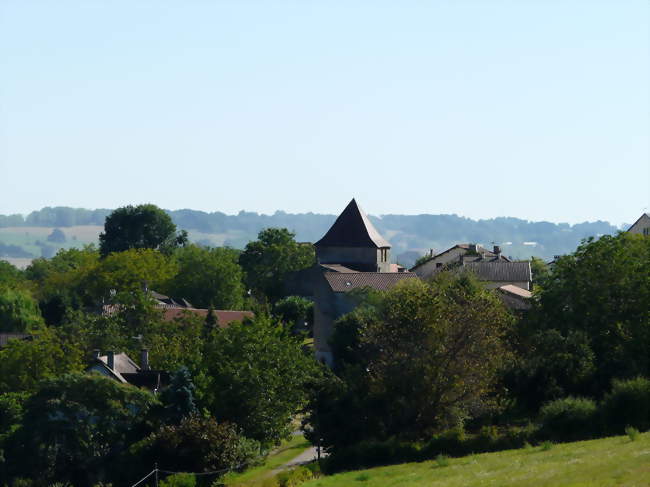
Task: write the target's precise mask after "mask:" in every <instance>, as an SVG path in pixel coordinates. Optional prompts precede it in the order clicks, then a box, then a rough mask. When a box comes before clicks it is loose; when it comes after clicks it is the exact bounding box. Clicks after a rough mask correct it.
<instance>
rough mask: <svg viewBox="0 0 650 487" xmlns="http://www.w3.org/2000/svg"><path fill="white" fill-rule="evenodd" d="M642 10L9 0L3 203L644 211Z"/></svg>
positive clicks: (584, 5)
mask: <svg viewBox="0 0 650 487" xmlns="http://www.w3.org/2000/svg"><path fill="white" fill-rule="evenodd" d="M649 18H650V4H648V2H647V1H646V0H638V1H635V0H625V1H618V2H614V1H593V0H588V1H587V0H585V1H578V0H575V1H570V2H561V1H553V0H551V1H548V0H538V1H526V2H517V1H514V0H513V1H505V0H493V1H485V0H476V1H443V0H440V1H430V2H422V1H400V2H377V1H356V2H349V1H348V2H344V1H309V2H305V1H293V2H277V1H274V2H268V1H264V2H262V1H166V2H160V1H153V0H151V1H143V0H128V1H117V0H111V1H108V0H107V1H78V2H69V1H57V2H51V1H28V0H4V1H2V2H1V3H0V60H1V63H2V68H1V71H2V75H1V76H0V213H1V214H9V213H28V212H30V211H32V210H35V209H39V208H41V207H43V206H74V207H85V208H115V207H118V206H121V205H125V204H131V203H133V204H136V203H142V202H151V203H154V204H157V205H159V206H161V207H163V208H168V209H179V208H192V209H197V210H206V211H223V212H226V213H236V212H238V211H240V210H246V211H257V212H263V213H272V212H275V211H276V210H284V211H287V212H292V213H297V212H310V211H311V212H316V213H335V214H338V213H339V212H340V211H341V210H342V209H343V208H344V207H345V205H346V204H347V203H348V202H349V200H350V199H351V198H352V197H356V198H357V200H358V201H359V202H360V203H361V205H362V206H363V208H364V209H365V210H366V211H367V212H368V213H370V214H374V215H380V214H387V213H402V214H418V213H434V214H437V213H456V214H459V215H463V216H467V217H470V218H475V219H476V218H492V217H498V216H515V217H519V218H524V219H529V220H547V221H553V222H570V223H575V222H581V221H593V220H607V221H610V222H612V223H614V224H621V223H624V222H627V223H632V222H634V221H635V220H636V219H637V218H638V217H639V215H640V214H641V213H642V212H643V211H649V207H650V119H649V113H650V101H649V88H648V87H649V86H650V68H649V59H650V45H649V44H650V41H649V38H650V28H649Z"/></svg>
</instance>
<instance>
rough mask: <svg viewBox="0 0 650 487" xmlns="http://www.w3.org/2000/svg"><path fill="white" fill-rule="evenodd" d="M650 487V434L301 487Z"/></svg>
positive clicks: (351, 475)
mask: <svg viewBox="0 0 650 487" xmlns="http://www.w3.org/2000/svg"><path fill="white" fill-rule="evenodd" d="M343 486H359V487H361V486H366V487H392V486H399V487H416V486H417V487H420V486H427V487H443V486H444V487H467V486H498V487H514V486H517V487H551V486H552V487H556V486H562V487H587V486H589V487H605V486H629V487H640V486H650V432H648V433H645V434H642V435H640V436H639V437H638V438H637V440H636V441H631V440H630V439H629V438H628V437H627V436H617V437H612V438H604V439H601V440H591V441H581V442H577V443H564V444H556V445H553V446H552V447H551V448H550V449H549V450H546V451H545V450H544V449H543V448H541V447H539V446H537V447H531V448H522V449H520V450H508V451H503V452H497V453H484V454H480V455H471V456H468V457H462V458H449V459H441V460H439V461H435V460H434V461H428V462H422V463H407V464H403V465H393V466H389V467H379V468H373V469H369V470H358V471H354V472H346V473H341V474H336V475H332V476H328V477H321V478H319V479H316V480H312V481H310V482H307V483H304V484H302V487H343Z"/></svg>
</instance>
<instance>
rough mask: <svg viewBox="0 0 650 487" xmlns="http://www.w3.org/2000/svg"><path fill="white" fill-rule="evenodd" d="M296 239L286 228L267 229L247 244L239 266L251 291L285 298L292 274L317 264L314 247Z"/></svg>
mask: <svg viewBox="0 0 650 487" xmlns="http://www.w3.org/2000/svg"><path fill="white" fill-rule="evenodd" d="M294 237H295V234H294V233H292V232H290V231H289V230H287V229H286V228H267V229H265V230H262V231H261V232H260V233H259V234H258V236H257V240H255V241H253V242H249V243H248V244H247V245H246V249H245V250H244V252H243V253H242V254H241V255H240V257H239V263H240V264H241V266H242V268H243V269H244V273H245V276H246V284H247V285H248V287H249V288H250V289H252V290H253V291H255V292H256V293H257V294H262V295H264V296H266V297H268V298H269V299H270V300H271V301H276V300H277V299H279V298H281V297H282V296H283V295H284V283H285V279H286V278H287V276H288V275H289V273H291V272H293V271H298V270H300V269H304V268H306V267H309V266H311V265H313V264H314V263H315V262H316V260H315V254H314V247H313V245H311V244H300V243H298V242H296V241H295V239H294Z"/></svg>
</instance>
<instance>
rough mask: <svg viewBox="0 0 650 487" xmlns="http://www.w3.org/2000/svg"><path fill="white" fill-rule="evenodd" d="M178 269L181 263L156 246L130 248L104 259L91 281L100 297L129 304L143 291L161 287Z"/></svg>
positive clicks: (90, 283)
mask: <svg viewBox="0 0 650 487" xmlns="http://www.w3.org/2000/svg"><path fill="white" fill-rule="evenodd" d="M177 272H178V265H177V264H176V262H175V261H174V260H173V259H171V258H170V257H169V256H167V255H165V254H163V253H161V252H159V251H157V250H152V249H129V250H125V251H123V252H114V253H112V254H111V255H109V256H108V257H106V258H104V259H102V260H101V262H100V264H99V266H98V267H97V270H96V272H95V274H94V275H93V277H92V280H91V282H89V283H88V286H89V288H90V289H91V290H92V292H93V293H94V295H95V296H96V299H100V298H104V299H105V300H108V299H109V298H110V295H111V294H113V295H115V294H117V295H118V296H117V298H113V299H112V300H113V301H117V302H123V303H128V301H129V300H130V298H129V297H130V296H134V295H135V294H136V293H137V292H139V291H146V290H148V289H152V290H155V289H160V288H162V287H165V286H166V284H167V282H169V280H170V279H172V278H173V277H174V276H175V275H176V273H177Z"/></svg>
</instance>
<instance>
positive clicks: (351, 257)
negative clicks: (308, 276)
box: [314, 199, 390, 272]
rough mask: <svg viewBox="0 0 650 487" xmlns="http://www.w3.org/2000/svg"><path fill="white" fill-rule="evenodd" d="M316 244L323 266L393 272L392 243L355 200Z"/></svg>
mask: <svg viewBox="0 0 650 487" xmlns="http://www.w3.org/2000/svg"><path fill="white" fill-rule="evenodd" d="M314 245H315V247H316V259H317V260H318V263H319V264H340V265H342V266H345V267H347V268H349V269H352V270H355V271H358V272H390V262H389V258H390V243H388V241H387V240H385V239H384V237H382V236H381V235H380V234H379V232H378V231H377V229H376V228H375V227H374V225H373V224H372V223H371V222H370V220H369V219H368V216H367V215H366V214H365V213H364V212H363V210H362V209H361V207H360V206H359V205H358V204H357V202H356V201H355V200H354V199H352V201H350V203H349V204H348V206H346V208H345V210H343V213H341V214H340V215H339V217H338V218H337V219H336V221H335V222H334V225H332V227H331V228H330V229H329V230H328V231H327V233H326V234H325V236H324V237H323V238H321V239H320V240H319V241H318V242H316V243H315V244H314Z"/></svg>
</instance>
